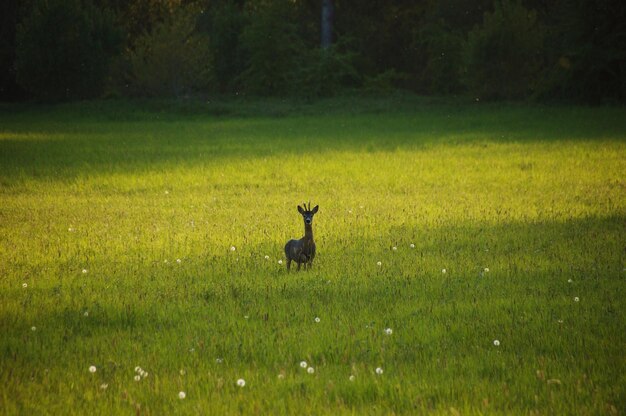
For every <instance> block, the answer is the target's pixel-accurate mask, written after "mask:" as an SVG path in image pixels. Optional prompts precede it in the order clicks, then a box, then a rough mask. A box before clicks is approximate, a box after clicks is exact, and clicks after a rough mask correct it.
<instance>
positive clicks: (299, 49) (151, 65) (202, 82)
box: [0, 0, 626, 103]
mask: <svg viewBox="0 0 626 416" xmlns="http://www.w3.org/2000/svg"><path fill="white" fill-rule="evenodd" d="M321 3H322V2H321V1H319V0H303V1H288V0H132V1H121V0H93V2H92V1H91V0H72V1H58V0H9V1H6V2H3V5H2V12H3V13H1V14H2V23H3V24H2V30H1V32H0V36H1V39H0V49H1V50H0V57H1V58H2V59H1V64H0V95H1V97H2V98H3V99H10V98H13V99H15V98H25V97H27V96H28V94H30V95H31V96H36V97H49V98H74V97H83V96H94V95H99V94H102V93H103V92H104V93H108V94H111V93H115V94H118V93H121V94H135V95H147V96H154V95H159V96H161V95H177V96H178V95H183V94H189V93H200V94H213V93H226V94H253V95H273V96H276V95H279V96H285V95H300V96H327V95H333V94H337V93H338V92H341V91H343V90H345V89H347V88H351V89H353V88H357V89H363V90H380V89H387V88H402V89H409V90H411V91H413V92H417V93H420V94H433V95H446V94H471V95H472V96H475V97H476V98H480V99H527V98H531V97H532V98H540V99H555V98H556V99H567V100H574V101H584V102H592V103H601V102H606V101H622V102H623V101H624V100H626V25H624V23H623V22H624V21H626V3H624V2H622V1H620V0H556V1H551V2H542V1H537V0H505V1H501V0H478V1H477V0H472V1H470V0H422V1H406V0H391V1H388V2H380V1H375V0H359V1H357V0H335V1H334V10H335V11H334V20H333V23H334V26H333V33H334V37H333V39H334V44H333V46H332V47H331V48H329V49H328V50H324V51H322V50H320V49H321V48H320V14H321ZM181 10H186V11H187V12H189V11H191V10H193V13H192V14H191V15H190V14H188V13H187V17H186V19H187V25H186V26H185V27H184V28H185V30H182V27H181V26H180V25H179V26H178V29H177V26H176V24H174V22H175V21H176V20H177V19H178V20H180V14H181ZM116 34H117V35H116ZM119 34H121V35H122V36H121V37H120V36H118V35H119ZM176 37H178V39H177V40H176V39H175V38H176ZM119 40H121V43H120V42H118V41H119ZM181 42H182V46H180V47H179V46H177V45H181ZM120 45H121V46H122V47H117V46H120ZM172 48H174V49H175V51H173V50H172ZM170 51H171V52H172V53H170ZM159 54H161V55H162V56H161V57H160V58H159V57H158V55H159ZM168 55H172V56H171V58H170V60H169V62H168V63H167V64H166V68H172V67H175V68H177V69H178V68H179V66H178V64H177V63H179V62H182V61H184V62H185V63H184V64H183V65H182V67H180V69H182V70H183V72H186V74H187V75H185V76H183V78H185V79H186V81H184V82H182V84H184V85H183V86H182V87H181V86H175V87H172V79H171V77H172V76H173V75H172V74H171V71H170V73H169V75H168V69H166V68H162V67H161V68H158V67H156V66H158V65H160V63H161V62H162V59H165V57H166V56H168ZM185 56H186V57H185ZM111 58H114V62H115V64H114V65H109V63H110V61H111ZM192 58H193V59H192ZM191 61H195V62H191ZM148 78H149V79H150V82H147V81H146V79H148ZM142 79H144V80H143V81H142ZM144 81H146V82H144ZM160 83H162V84H163V86H157V85H156V84H160ZM175 83H180V81H175ZM120 86H122V88H120ZM103 87H104V91H103Z"/></svg>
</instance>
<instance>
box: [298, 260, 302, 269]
mask: <svg viewBox="0 0 626 416" xmlns="http://www.w3.org/2000/svg"><path fill="white" fill-rule="evenodd" d="M301 265H302V263H300V262H298V269H297V270H300V266H301Z"/></svg>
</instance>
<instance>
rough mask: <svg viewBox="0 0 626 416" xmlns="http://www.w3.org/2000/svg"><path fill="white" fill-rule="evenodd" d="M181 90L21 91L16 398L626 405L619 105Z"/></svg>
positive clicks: (5, 261)
mask: <svg viewBox="0 0 626 416" xmlns="http://www.w3.org/2000/svg"><path fill="white" fill-rule="evenodd" d="M146 106H147V108H146ZM167 106H168V103H167V102H165V103H158V102H157V103H155V102H150V103H141V102H139V103H127V102H122V103H116V102H108V103H107V102H98V103H84V104H83V105H81V106H76V105H65V106H60V107H51V108H42V107H40V108H34V109H33V108H30V109H21V110H20V111H15V110H10V109H6V108H5V109H4V112H3V113H0V333H1V334H2V337H1V338H0V409H2V413H3V414H86V413H93V414H116V413H131V412H136V413H141V414H225V413H261V414H280V413H289V414H296V413H304V414H340V413H358V414H361V413H375V414H381V413H384V414H387V413H408V414H415V413H426V412H429V413H430V412H433V413H457V412H458V413H462V414H464V413H473V414H478V413H486V414H492V413H496V414H511V413H517V414H528V413H541V414H604V413H609V414H611V413H621V412H623V411H624V410H625V409H626V399H625V397H626V379H625V376H624V374H626V371H625V370H626V362H625V361H626V359H625V358H624V357H625V355H624V349H625V347H626V324H625V322H626V321H625V316H624V314H625V312H626V310H625V306H626V301H625V300H624V299H625V298H626V290H625V283H624V282H625V281H624V279H625V278H626V272H625V269H624V268H625V267H626V259H625V252H624V248H625V247H626V230H625V226H624V224H625V220H626V190H625V186H626V182H625V179H624V172H626V157H625V156H626V117H624V116H625V115H626V114H625V112H624V110H623V109H621V108H582V107H529V106H521V105H504V106H491V105H467V104H461V103H445V102H424V101H421V100H418V99H412V98H403V99H402V100H401V101H400V102H396V101H394V100H386V101H385V100H382V101H377V100H364V101H361V102H358V101H354V100H346V99H338V100H329V101H325V102H321V103H314V104H307V103H289V102H287V103H283V102H280V101H278V102H251V103H244V104H241V103H238V102H226V103H224V102H221V103H205V104H203V106H202V107H198V104H197V103H195V105H194V106H186V105H180V104H175V105H174V109H173V110H172V111H167V110H168V107H167ZM205 111H206V114H205ZM305 200H306V201H309V200H311V201H313V203H314V204H319V205H320V212H319V213H318V214H317V215H316V216H315V219H314V224H313V230H314V234H315V239H316V242H317V246H318V255H317V257H316V259H315V263H314V266H313V269H312V270H311V271H308V272H300V273H294V272H292V273H290V274H287V273H286V271H285V267H284V266H285V265H284V264H282V265H281V264H279V263H278V262H279V260H281V259H282V258H283V252H282V250H283V246H284V244H285V242H286V241H287V240H288V239H290V238H299V237H301V235H302V233H303V224H302V219H301V217H300V216H299V214H298V212H297V210H296V205H297V204H298V203H301V202H303V201H305ZM266 256H267V257H268V258H266ZM378 262H380V265H378ZM316 317H318V318H319V322H316V320H315V318H316ZM33 328H34V329H33ZM387 328H391V329H392V333H391V334H390V335H388V334H387V333H386V332H385V329H387ZM495 340H498V341H499V345H497V346H496V345H494V341H495ZM301 361H306V362H307V367H308V366H310V367H313V368H314V373H313V374H309V373H308V372H307V371H306V369H303V368H301V367H300V365H299V364H300V362H301ZM92 365H93V366H95V367H96V371H95V372H94V373H91V372H90V371H89V367H90V366H92ZM136 366H140V367H141V368H142V369H143V370H144V371H147V372H148V376H147V377H141V376H140V377H139V379H140V380H139V381H135V379H134V377H135V376H136V375H137V374H138V373H137V372H136V371H135V367H136ZM376 368H381V369H382V370H383V373H382V374H377V373H376V371H375V369H376ZM350 376H354V377H353V380H352V381H351V380H350ZM240 378H243V379H244V380H245V381H246V385H245V387H243V388H242V387H239V386H237V385H236V381H237V380H238V379H240ZM180 391H184V392H185V393H186V398H185V399H179V398H178V393H179V392H180Z"/></svg>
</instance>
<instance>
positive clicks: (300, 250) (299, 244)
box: [285, 202, 319, 271]
mask: <svg viewBox="0 0 626 416" xmlns="http://www.w3.org/2000/svg"><path fill="white" fill-rule="evenodd" d="M318 209H319V205H316V206H315V207H314V208H313V209H311V202H309V207H308V208H307V206H306V203H303V204H302V206H300V205H298V212H299V213H300V214H301V215H302V218H303V219H304V237H302V238H301V239H299V240H289V241H287V244H285V256H286V257H287V271H289V270H290V269H291V261H292V260H293V261H295V262H296V263H298V269H297V270H300V266H301V265H302V264H304V269H305V270H306V269H307V267H308V268H309V269H310V268H311V266H312V265H313V259H314V258H315V241H313V226H312V225H313V215H315V213H316V212H317V210H318Z"/></svg>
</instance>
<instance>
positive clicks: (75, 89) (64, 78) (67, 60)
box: [15, 0, 121, 99]
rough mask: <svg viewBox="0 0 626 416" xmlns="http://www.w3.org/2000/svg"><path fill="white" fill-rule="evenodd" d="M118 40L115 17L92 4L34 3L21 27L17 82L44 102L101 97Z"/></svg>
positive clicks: (66, 1) (67, 0)
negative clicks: (47, 99) (42, 98)
mask: <svg viewBox="0 0 626 416" xmlns="http://www.w3.org/2000/svg"><path fill="white" fill-rule="evenodd" d="M120 41H121V33H120V32H119V30H117V28H116V27H115V25H114V24H113V17H112V15H111V14H110V13H107V12H106V11H103V10H100V9H99V8H97V7H94V6H93V5H92V4H91V3H90V2H88V1H79V0H39V1H36V2H35V4H34V6H33V7H32V11H31V13H30V14H29V15H28V17H27V18H26V19H24V20H23V21H22V23H21V24H20V25H18V26H17V36H16V45H17V49H16V60H15V66H16V70H17V82H18V83H19V84H20V85H21V86H22V87H23V88H24V89H26V90H28V91H30V92H32V93H33V94H36V95H40V96H42V97H46V98H53V99H63V98H82V97H93V96H97V95H99V94H100V93H101V92H102V87H103V84H104V79H105V76H106V74H107V71H108V65H109V62H110V60H111V58H112V57H113V55H114V54H116V53H117V51H118V46H119V44H120Z"/></svg>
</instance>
